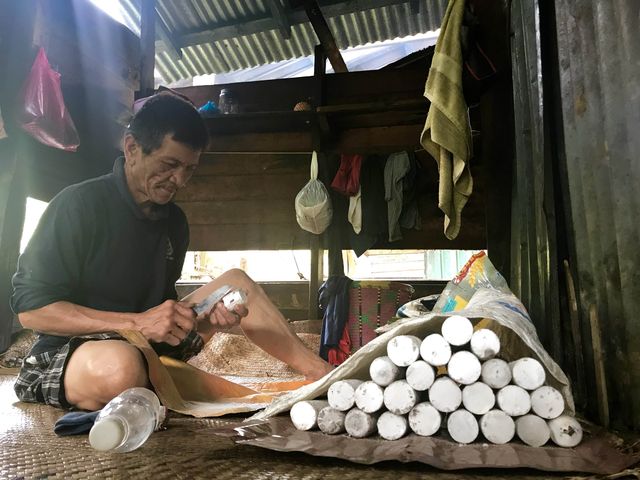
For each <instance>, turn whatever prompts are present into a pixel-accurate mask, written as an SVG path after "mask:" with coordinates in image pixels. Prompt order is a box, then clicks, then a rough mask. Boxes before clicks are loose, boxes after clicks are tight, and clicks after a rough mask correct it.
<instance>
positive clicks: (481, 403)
mask: <svg viewBox="0 0 640 480" xmlns="http://www.w3.org/2000/svg"><path fill="white" fill-rule="evenodd" d="M462 404H463V405H464V408H466V409H467V410H469V411H470V412H471V413H474V414H476V415H484V414H485V413H487V412H488V411H489V410H491V409H492V408H493V407H494V406H495V404H496V395H495V393H493V390H492V389H491V387H490V386H489V385H487V384H486V383H482V382H476V383H472V384H471V385H467V386H466V387H464V388H463V389H462Z"/></svg>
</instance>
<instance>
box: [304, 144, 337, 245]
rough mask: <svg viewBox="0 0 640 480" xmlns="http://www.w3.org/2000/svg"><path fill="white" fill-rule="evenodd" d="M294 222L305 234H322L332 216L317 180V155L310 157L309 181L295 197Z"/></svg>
mask: <svg viewBox="0 0 640 480" xmlns="http://www.w3.org/2000/svg"><path fill="white" fill-rule="evenodd" d="M295 206H296V220H297V221H298V225H300V228H302V229H303V230H306V231H307V232H311V233H315V234H320V233H322V232H324V231H325V230H326V229H327V227H328V226H329V224H330V223H331V218H332V216H333V209H332V208H331V199H330V198H329V192H327V189H326V187H325V186H324V184H323V183H322V182H321V181H320V180H318V155H317V153H316V152H313V155H312V156H311V180H309V181H308V182H307V184H306V185H305V186H304V187H302V190H300V192H298V195H296V201H295Z"/></svg>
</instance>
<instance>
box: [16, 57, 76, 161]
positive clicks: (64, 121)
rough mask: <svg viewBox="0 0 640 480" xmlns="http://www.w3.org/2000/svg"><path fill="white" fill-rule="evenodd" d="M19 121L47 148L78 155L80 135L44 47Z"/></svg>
mask: <svg viewBox="0 0 640 480" xmlns="http://www.w3.org/2000/svg"><path fill="white" fill-rule="evenodd" d="M22 94H23V102H22V104H23V106H22V110H21V112H20V113H19V118H18V122H19V124H20V126H21V127H22V129H24V130H25V131H26V132H27V133H28V134H29V135H31V136H32V137H33V138H35V139H36V140H38V141H39V142H41V143H44V144H45V145H48V146H50V147H54V148H59V149H61V150H66V151H69V152H75V151H76V150H77V149H78V145H80V140H79V138H78V132H77V130H76V127H75V125H74V123H73V120H72V119H71V115H70V114H69V111H68V110H67V107H66V106H65V104H64V99H63V98H62V89H61V88H60V74H59V73H58V72H56V71H55V70H53V69H52V68H51V66H50V65H49V60H47V56H46V55H45V53H44V49H43V48H40V51H38V55H37V56H36V60H35V62H33V66H32V67H31V72H30V73H29V76H28V77H27V80H26V82H25V84H24V87H23V93H22Z"/></svg>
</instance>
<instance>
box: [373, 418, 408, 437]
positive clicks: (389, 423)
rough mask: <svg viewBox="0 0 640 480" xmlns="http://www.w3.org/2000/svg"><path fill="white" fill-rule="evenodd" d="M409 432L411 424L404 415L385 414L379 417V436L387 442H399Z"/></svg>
mask: <svg viewBox="0 0 640 480" xmlns="http://www.w3.org/2000/svg"><path fill="white" fill-rule="evenodd" d="M407 430H409V422H408V421H407V419H406V418H405V417H404V416H403V415H396V414H395V413H391V412H384V413H383V414H382V415H380V417H378V434H379V435H380V436H381V437H382V438H384V439H385V440H398V439H399V438H402V437H404V436H405V435H406V434H407Z"/></svg>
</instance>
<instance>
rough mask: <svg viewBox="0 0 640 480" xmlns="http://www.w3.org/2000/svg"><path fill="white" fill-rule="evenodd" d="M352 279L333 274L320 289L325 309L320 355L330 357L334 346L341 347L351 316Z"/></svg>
mask: <svg viewBox="0 0 640 480" xmlns="http://www.w3.org/2000/svg"><path fill="white" fill-rule="evenodd" d="M351 282H352V280H351V279H350V278H349V277H345V276H343V275H332V276H330V277H329V278H328V279H327V281H326V282H324V283H323V284H322V286H321V287H320V290H319V292H318V293H319V301H320V308H322V309H323V310H324V315H323V317H322V334H321V337H320V356H321V357H322V358H324V359H325V360H327V359H328V353H329V351H330V350H331V349H332V348H336V347H339V345H340V340H341V339H342V338H343V335H344V328H345V326H346V325H347V320H348V318H349V288H350V287H351Z"/></svg>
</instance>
